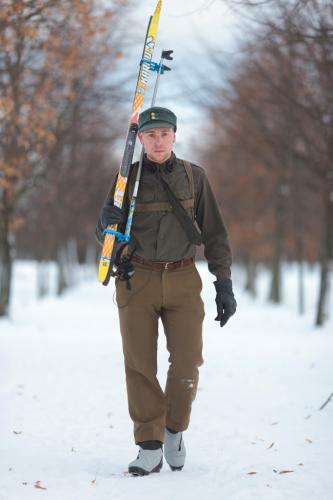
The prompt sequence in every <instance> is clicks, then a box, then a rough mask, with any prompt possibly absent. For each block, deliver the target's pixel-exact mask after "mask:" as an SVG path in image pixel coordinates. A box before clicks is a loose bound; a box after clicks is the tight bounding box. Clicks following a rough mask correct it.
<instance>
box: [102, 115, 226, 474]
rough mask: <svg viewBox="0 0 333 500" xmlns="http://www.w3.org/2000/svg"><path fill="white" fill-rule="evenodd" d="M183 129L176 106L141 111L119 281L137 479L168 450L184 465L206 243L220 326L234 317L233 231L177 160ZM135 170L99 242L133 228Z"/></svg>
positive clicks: (198, 175) (201, 182) (200, 178)
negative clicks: (165, 366) (163, 351)
mask: <svg viewBox="0 0 333 500" xmlns="http://www.w3.org/2000/svg"><path fill="white" fill-rule="evenodd" d="M176 130H177V118H176V116H175V114H174V113H173V112H172V111H170V110H169V109H166V108H161V107H153V108H149V109H147V110H145V111H143V112H142V113H141V114H140V117H139V139H140V141H141V143H142V144H143V146H144V150H145V156H144V162H143V170H142V176H141V180H140V187H139V192H138V202H137V206H136V210H135V213H134V217H133V224H132V231H131V242H130V244H129V249H128V251H129V255H131V254H133V256H132V258H131V259H130V260H128V259H127V258H125V259H123V260H122V261H120V262H119V266H118V278H117V279H116V294H117V303H118V310H119V319H120V329H121V335H122V342H123V352H124V360H125V370H126V384H127V394H128V405H129V413H130V416H131V419H132V421H133V423H134V438H135V442H136V444H137V445H139V454H138V456H137V458H136V459H135V460H134V461H133V462H131V463H130V464H129V468H128V470H129V472H130V473H132V474H136V475H146V474H149V473H151V472H159V471H160V469H161V467H162V463H163V444H164V457H165V460H166V461H167V463H168V464H169V466H170V467H171V469H172V470H181V469H182V468H183V466H184V463H185V455H186V451H185V445H184V440H183V436H182V433H183V431H185V430H186V429H187V428H188V425H189V421H190V414H191V406H192V402H193V400H194V398H195V396H196V391H197V385H198V368H199V366H200V365H201V364H202V363H203V359H202V323H203V318H204V307H203V302H202V300H201V297H200V292H201V288H202V283H201V279H200V275H199V273H198V271H197V269H196V267H195V264H194V257H195V246H196V245H199V244H200V243H201V242H202V243H203V245H204V253H205V257H206V259H207V261H208V268H209V270H210V271H211V273H212V274H213V275H215V277H216V280H215V281H214V285H215V289H216V299H215V300H216V305H217V317H216V318H215V319H216V320H217V321H219V322H220V324H221V326H224V325H225V323H226V322H227V321H228V319H229V317H230V316H232V315H233V314H234V313H235V311H236V301H235V298H234V295H233V291H232V282H231V279H230V276H231V272H230V266H231V252H230V247H229V244H228V238H227V232H226V229H225V226H224V223H223V220H222V217H221V215H220V213H219V209H218V206H217V203H216V200H215V198H214V195H213V193H212V190H211V188H210V185H209V183H208V180H207V177H206V175H205V172H204V170H203V169H202V168H200V167H198V166H196V165H193V164H190V163H189V162H186V161H183V160H181V159H179V158H177V157H176V155H175V154H174V153H173V145H174V143H175V140H176ZM137 169H138V163H135V164H134V165H133V166H132V168H131V174H130V179H129V181H128V189H127V192H126V199H125V202H124V204H123V207H122V209H120V208H118V207H116V206H114V205H113V193H114V189H115V182H114V184H113V187H112V188H111V190H110V193H109V195H108V197H107V200H106V203H105V205H104V207H103V209H102V211H101V215H100V218H99V221H98V225H97V230H96V233H97V237H98V239H99V241H100V242H103V231H104V229H105V228H106V227H107V226H108V225H114V224H119V225H120V228H121V227H122V225H124V224H125V223H126V220H127V212H128V208H129V203H130V197H131V193H132V192H133V188H134V181H135V177H136V172H137ZM198 228H199V230H200V232H199V231H198ZM133 272H134V274H133ZM129 278H130V282H129V281H128V280H129ZM159 319H161V321H162V324H163V327H164V333H165V336H166V340H167V349H168V351H169V354H170V357H169V363H170V366H169V370H168V375H167V382H166V387H165V390H164V391H163V390H162V388H161V387H160V385H159V382H158V380H157V377H156V374H157V338H158V321H159Z"/></svg>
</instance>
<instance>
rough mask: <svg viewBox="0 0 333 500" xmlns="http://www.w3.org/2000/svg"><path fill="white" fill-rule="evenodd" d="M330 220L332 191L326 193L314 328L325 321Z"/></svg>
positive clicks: (327, 292)
mask: <svg viewBox="0 0 333 500" xmlns="http://www.w3.org/2000/svg"><path fill="white" fill-rule="evenodd" d="M332 220H333V190H332V191H330V192H328V193H327V196H326V203H325V217H324V223H323V237H322V248H321V259H320V288H319V298H318V307H317V315H316V326H322V325H323V324H324V322H325V320H326V319H327V305H328V304H327V302H328V295H329V274H330V263H331V260H332V238H333V234H332Z"/></svg>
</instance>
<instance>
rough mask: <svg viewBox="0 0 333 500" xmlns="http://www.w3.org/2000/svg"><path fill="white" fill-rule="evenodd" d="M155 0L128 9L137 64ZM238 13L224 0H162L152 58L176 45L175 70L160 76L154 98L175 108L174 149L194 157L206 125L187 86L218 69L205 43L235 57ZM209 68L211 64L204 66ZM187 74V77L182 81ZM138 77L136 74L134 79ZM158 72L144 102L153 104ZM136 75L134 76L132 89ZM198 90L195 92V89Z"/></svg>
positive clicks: (133, 56)
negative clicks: (195, 144)
mask: <svg viewBox="0 0 333 500" xmlns="http://www.w3.org/2000/svg"><path fill="white" fill-rule="evenodd" d="M156 4H157V0H138V1H137V2H136V3H135V5H137V7H136V8H135V9H133V10H132V11H131V13H130V16H131V19H130V20H129V21H130V26H131V28H132V30H133V31H134V33H135V35H137V36H138V40H141V39H142V43H141V42H139V41H138V43H137V44H135V46H134V47H133V53H132V55H131V56H130V61H129V62H130V64H132V63H131V60H132V59H133V68H135V67H136V65H137V60H138V59H140V57H141V53H142V44H143V40H144V36H145V32H146V28H147V23H148V20H149V16H150V15H151V14H152V13H153V12H154V9H155V7H156ZM237 22H238V19H237V18H236V16H235V14H233V13H232V12H231V11H230V9H229V8H228V7H227V6H226V5H225V2H224V1H223V0H181V1H180V0H163V4H162V11H161V17H160V25H159V30H158V38H157V45H156V47H155V53H154V59H155V60H156V61H158V60H159V58H160V54H161V50H162V49H173V50H174V61H172V62H170V64H169V65H170V66H171V67H172V71H171V72H170V73H165V75H163V76H162V77H161V83H160V88H159V94H158V98H157V102H156V104H157V105H159V106H166V107H169V108H171V109H172V110H173V111H174V112H175V113H176V115H177V117H178V123H179V127H178V135H177V146H176V147H175V151H176V153H177V154H178V155H179V156H187V158H188V159H189V160H192V161H195V158H191V157H190V155H191V148H190V147H189V145H190V143H191V141H193V140H196V136H197V134H200V129H201V128H202V127H205V124H206V117H205V115H204V112H198V110H197V109H196V108H195V106H194V104H193V103H192V102H187V101H186V98H185V97H186V93H187V92H189V88H191V89H195V88H196V87H198V86H200V85H204V84H205V81H204V80H205V79H206V80H207V81H210V80H211V79H212V78H214V75H213V74H212V73H210V71H211V67H210V66H209V63H208V60H207V59H209V57H207V55H209V54H207V52H206V50H207V49H206V50H205V49H204V48H203V47H204V46H205V47H207V46H209V47H210V50H211V51H221V50H223V52H224V53H225V59H226V62H228V59H229V58H230V57H232V51H233V49H234V45H235V37H236V31H237V26H238V24H237ZM195 66H197V67H198V69H199V70H200V73H201V74H203V76H204V78H202V79H200V82H198V81H197V76H196V74H194V72H192V70H193V68H194V67H195ZM205 68H207V70H206V71H205ZM184 79H186V81H187V83H186V82H184ZM134 80H135V79H134ZM154 80H155V77H154V76H153V74H151V79H150V83H149V89H150V91H149V92H148V93H147V96H146V98H145V104H144V108H146V107H149V105H150V101H151V94H152V89H153V86H154ZM134 86H135V81H133V89H134ZM192 94H194V96H195V92H192Z"/></svg>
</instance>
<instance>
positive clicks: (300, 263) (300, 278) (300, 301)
mask: <svg viewBox="0 0 333 500" xmlns="http://www.w3.org/2000/svg"><path fill="white" fill-rule="evenodd" d="M297 261H298V312H299V313H300V314H304V309H305V304H304V289H305V288H304V242H303V237H302V235H301V234H298V236H297Z"/></svg>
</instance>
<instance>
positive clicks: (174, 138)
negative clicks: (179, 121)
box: [173, 132, 176, 143]
mask: <svg viewBox="0 0 333 500" xmlns="http://www.w3.org/2000/svg"><path fill="white" fill-rule="evenodd" d="M175 142H176V132H175V135H174V136H173V143H175Z"/></svg>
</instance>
